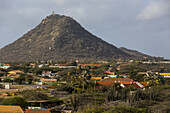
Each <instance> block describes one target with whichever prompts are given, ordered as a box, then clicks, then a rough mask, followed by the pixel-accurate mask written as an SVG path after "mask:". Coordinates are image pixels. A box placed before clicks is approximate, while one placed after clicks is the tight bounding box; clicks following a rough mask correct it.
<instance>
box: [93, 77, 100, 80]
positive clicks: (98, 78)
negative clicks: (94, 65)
mask: <svg viewBox="0 0 170 113" xmlns="http://www.w3.org/2000/svg"><path fill="white" fill-rule="evenodd" d="M91 79H93V80H101V79H102V77H91Z"/></svg>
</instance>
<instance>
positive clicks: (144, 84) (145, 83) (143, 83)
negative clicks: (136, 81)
mask: <svg viewBox="0 0 170 113" xmlns="http://www.w3.org/2000/svg"><path fill="white" fill-rule="evenodd" d="M140 84H142V85H143V86H147V85H148V83H147V82H140Z"/></svg>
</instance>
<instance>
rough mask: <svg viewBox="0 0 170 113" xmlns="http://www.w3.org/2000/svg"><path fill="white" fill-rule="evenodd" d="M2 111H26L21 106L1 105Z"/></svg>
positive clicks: (3, 112) (14, 112)
mask: <svg viewBox="0 0 170 113" xmlns="http://www.w3.org/2000/svg"><path fill="white" fill-rule="evenodd" d="M0 113H24V111H23V110H22V109H21V107H20V106H7V105H0Z"/></svg>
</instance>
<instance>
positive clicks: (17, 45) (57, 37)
mask: <svg viewBox="0 0 170 113" xmlns="http://www.w3.org/2000/svg"><path fill="white" fill-rule="evenodd" d="M125 57H126V58H127V57H131V55H129V54H128V53H125V52H123V51H122V50H119V49H118V48H117V47H115V46H114V45H111V44H109V43H107V42H105V41H103V40H102V39H100V38H98V37H96V36H94V35H93V34H91V33H90V32H88V31H87V30H85V29H84V28H83V27H82V26H81V25H80V24H79V23H77V22H76V21H75V20H74V19H72V18H71V17H67V16H61V15H58V14H52V15H50V16H47V17H46V18H45V19H43V20H42V22H41V23H40V24H39V25H37V26H36V27H35V28H34V29H32V30H31V31H29V32H28V33H26V34H24V35H23V36H22V37H21V38H19V39H18V40H16V41H15V42H13V43H11V44H9V45H7V46H5V47H4V48H2V49H0V62H31V61H37V60H42V61H47V60H64V59H78V60H81V59H91V60H93V59H94V60H96V59H113V58H125Z"/></svg>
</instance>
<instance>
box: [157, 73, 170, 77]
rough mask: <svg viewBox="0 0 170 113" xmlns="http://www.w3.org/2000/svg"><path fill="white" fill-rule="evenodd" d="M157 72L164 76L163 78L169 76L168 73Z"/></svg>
mask: <svg viewBox="0 0 170 113" xmlns="http://www.w3.org/2000/svg"><path fill="white" fill-rule="evenodd" d="M159 74H160V75H162V76H164V78H170V73H159Z"/></svg>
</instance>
